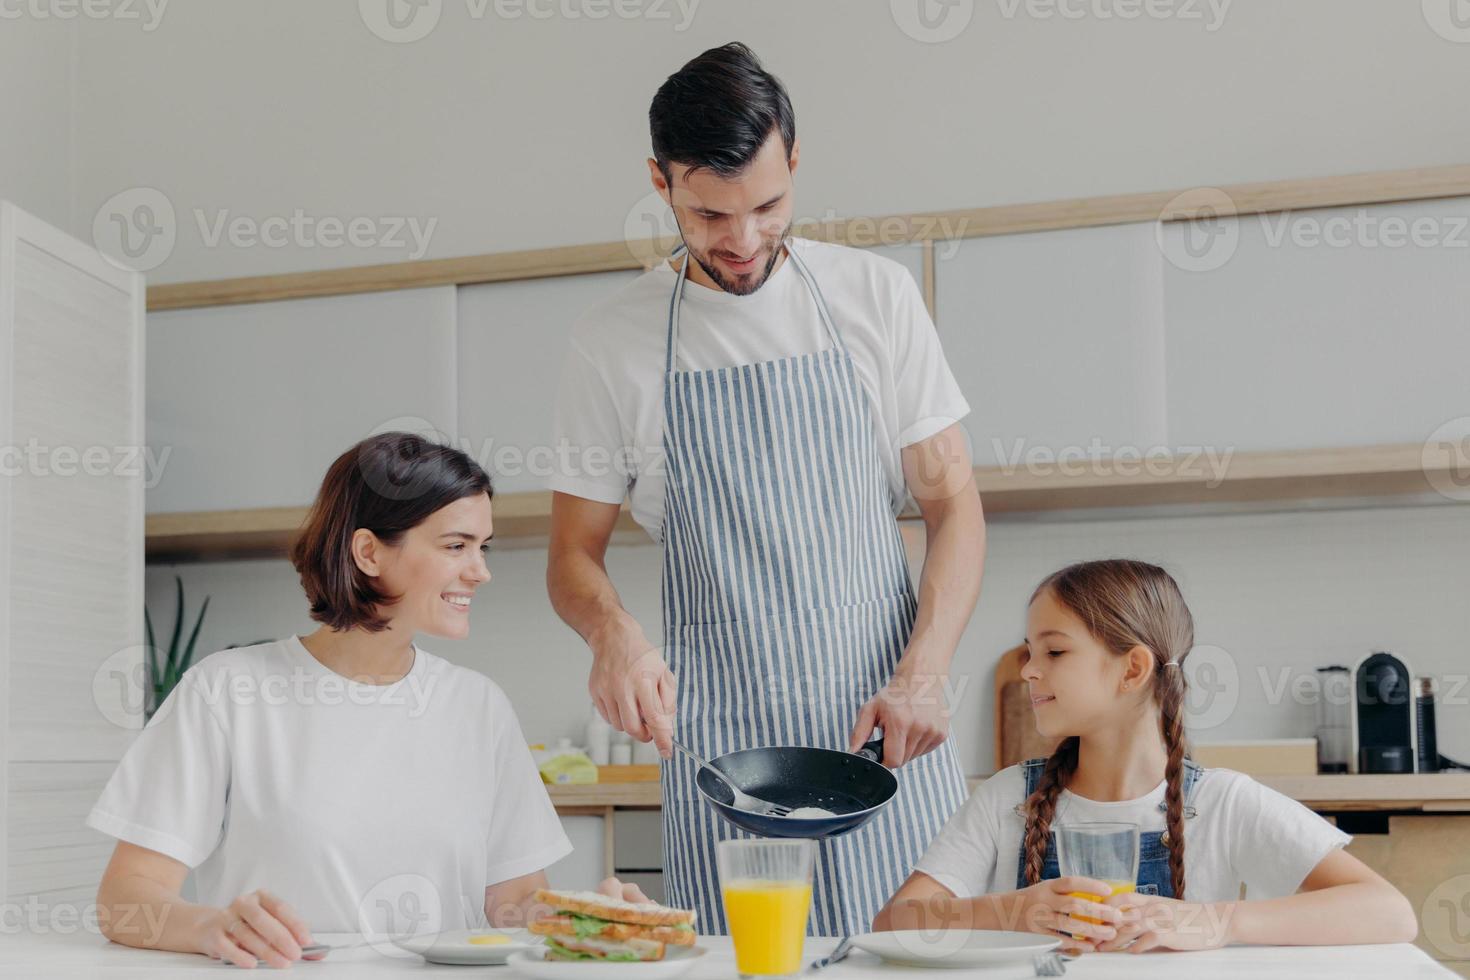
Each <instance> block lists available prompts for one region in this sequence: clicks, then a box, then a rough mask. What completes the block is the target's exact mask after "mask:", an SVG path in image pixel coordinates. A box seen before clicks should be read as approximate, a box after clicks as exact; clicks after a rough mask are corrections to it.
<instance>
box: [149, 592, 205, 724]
mask: <svg viewBox="0 0 1470 980" xmlns="http://www.w3.org/2000/svg"><path fill="white" fill-rule="evenodd" d="M174 588H175V590H176V592H175V594H176V595H177V597H178V601H177V602H176V604H175V609H174V631H173V636H171V637H170V638H169V641H168V652H167V654H162V652H161V651H160V650H159V649H158V644H157V643H156V642H154V639H153V619H152V617H151V616H149V615H148V607H147V606H144V607H143V626H144V628H145V629H146V630H147V631H148V693H149V695H150V697H149V700H148V717H150V718H152V717H153V712H155V711H157V710H158V706H159V705H160V704H163V700H164V698H166V697H168V695H169V692H170V691H172V690H173V689H174V686H175V685H176V684H178V683H179V678H180V677H183V676H184V671H186V670H188V669H189V665H190V664H192V663H193V662H194V644H195V643H196V642H198V640H199V627H201V626H203V625H204V614H205V612H207V611H208V610H209V596H205V597H204V605H202V606H200V607H199V616H198V618H196V619H195V620H194V629H193V630H191V631H190V633H189V642H188V643H187V644H185V645H184V646H183V647H182V648H180V646H179V640H180V639H181V638H182V637H183V635H184V580H183V579H182V578H180V577H179V576H177V575H175V576H174Z"/></svg>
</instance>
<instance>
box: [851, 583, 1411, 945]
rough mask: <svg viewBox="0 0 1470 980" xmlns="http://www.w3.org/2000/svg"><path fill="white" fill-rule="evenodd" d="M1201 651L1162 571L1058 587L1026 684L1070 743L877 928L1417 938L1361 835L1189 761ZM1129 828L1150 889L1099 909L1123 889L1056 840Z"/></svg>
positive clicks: (963, 835) (1049, 590)
mask: <svg viewBox="0 0 1470 980" xmlns="http://www.w3.org/2000/svg"><path fill="white" fill-rule="evenodd" d="M1193 645H1194V623H1193V619H1192V617H1191V616H1190V613H1189V609H1188V607H1186V606H1185V604H1184V599H1183V598H1182V597H1181V596H1180V594H1179V587H1178V586H1177V585H1176V584H1175V582H1174V580H1173V579H1172V578H1171V577H1170V576H1169V575H1168V574H1167V573H1166V572H1165V571H1164V570H1163V569H1161V568H1158V567H1156V566H1154V565H1148V564H1144V563H1143V562H1138V561H1125V560H1113V561H1094V562H1084V563H1082V564H1078V565H1072V566H1070V567H1068V568H1064V569H1062V570H1061V571H1059V572H1057V573H1056V574H1054V575H1052V576H1051V577H1049V578H1047V579H1046V580H1045V581H1044V582H1042V583H1041V585H1040V586H1038V587H1037V589H1036V592H1035V593H1034V594H1033V595H1032V598H1031V603H1030V608H1029V611H1028V615H1027V625H1026V647H1027V651H1028V656H1027V662H1026V665H1025V669H1024V670H1023V672H1022V676H1023V677H1024V678H1025V679H1026V681H1027V683H1028V685H1029V686H1030V691H1031V703H1032V705H1033V706H1034V708H1035V713H1036V724H1037V728H1038V729H1039V730H1040V731H1041V733H1042V734H1043V735H1047V736H1051V737H1060V738H1061V739H1062V741H1061V744H1060V745H1058V747H1057V749H1056V751H1055V752H1053V753H1052V755H1051V757H1050V758H1048V759H1045V760H1041V759H1037V760H1032V761H1031V762H1028V763H1026V764H1024V765H1021V766H1012V767H1011V768H1009V769H1006V770H1004V771H1002V772H999V773H997V774H996V775H995V776H993V777H992V778H990V779H988V780H986V782H985V783H984V784H983V785H981V786H980V788H979V789H977V790H976V791H975V793H974V795H973V796H971V797H970V799H969V800H968V802H966V804H965V806H964V807H963V808H962V809H961V810H960V811H959V812H957V813H956V814H955V815H954V817H953V818H952V819H951V820H950V821H949V822H948V823H947V824H946V825H945V827H944V830H943V831H941V833H940V834H939V836H938V837H936V838H935V839H934V841H933V842H932V844H931V845H930V847H929V849H928V851H927V852H926V853H925V855H924V857H923V858H922V859H921V860H920V862H919V864H918V866H917V870H916V871H915V872H914V873H913V874H912V875H911V876H910V877H909V879H908V881H907V882H905V883H904V885H903V887H902V888H900V889H899V891H898V892H897V894H895V895H894V896H893V898H891V899H890V900H889V902H888V904H887V905H886V906H885V907H884V909H883V911H882V912H880V913H879V915H878V917H877V919H876V920H875V922H874V925H873V928H874V929H875V930H880V931H883V930H896V929H916V928H931V929H932V928H943V927H958V928H970V929H1022V930H1028V931H1032V932H1040V933H1046V934H1051V935H1060V936H1061V937H1062V938H1063V940H1064V945H1065V946H1067V948H1069V949H1073V950H1076V951H1085V950H1109V951H1111V950H1120V949H1124V948H1126V949H1128V950H1129V951H1130V952H1135V953H1141V952H1144V951H1145V950H1150V949H1157V948H1167V949H1210V948H1214V947H1217V946H1223V945H1225V944H1226V943H1228V942H1238V943H1249V944H1257V945H1270V944H1277V945H1305V944H1340V943H1393V942H1409V941H1411V940H1413V938H1414V937H1415V935H1416V934H1417V932H1418V924H1417V922H1416V921H1415V918H1414V912H1413V908H1412V907H1411V906H1410V904H1409V902H1408V900H1407V899H1405V898H1404V896H1403V895H1402V894H1400V893H1399V892H1398V891H1397V890H1396V889H1395V888H1394V887H1393V886H1392V885H1390V884H1389V883H1388V882H1386V881H1384V880H1383V878H1381V877H1379V876H1378V875H1377V874H1375V873H1374V872H1373V871H1371V870H1370V869H1369V868H1367V867H1366V866H1365V865H1364V864H1363V863H1362V862H1361V861H1359V860H1358V859H1357V858H1354V857H1352V856H1351V855H1349V854H1347V853H1346V852H1345V851H1343V850H1342V847H1343V845H1344V844H1346V843H1347V842H1348V841H1349V840H1350V838H1349V837H1348V835H1346V834H1344V833H1342V832H1341V831H1339V830H1337V829H1336V828H1335V827H1333V826H1331V825H1330V824H1328V823H1327V821H1325V820H1323V819H1322V818H1321V817H1319V816H1317V815H1316V814H1314V813H1312V812H1311V811H1310V810H1308V809H1307V808H1306V807H1304V806H1302V805H1301V804H1299V803H1297V802H1296V801H1294V800H1291V799H1289V798H1287V797H1285V796H1283V795H1281V794H1280V793H1276V792H1274V791H1273V790H1270V789H1268V788H1266V787H1265V786H1262V785H1261V784H1259V783H1257V782H1255V781H1254V780H1252V779H1250V778H1249V777H1248V776H1245V775H1242V774H1241V773H1237V772H1232V771H1230V770H1227V769H1209V770H1205V769H1201V768H1200V767H1198V766H1196V765H1195V764H1194V763H1193V762H1192V761H1191V760H1190V759H1189V757H1188V743H1187V740H1186V736H1185V731H1184V694H1185V683H1184V671H1183V669H1182V668H1181V661H1182V659H1183V658H1184V656H1185V655H1186V654H1187V653H1188V651H1189V650H1190V648H1191V647H1192V646H1193ZM1119 821H1121V822H1125V823H1135V824H1137V825H1139V827H1140V829H1141V830H1142V836H1141V847H1140V862H1139V872H1138V893H1137V894H1120V895H1113V896H1111V897H1107V898H1104V899H1102V900H1101V901H1092V900H1090V899H1089V897H1086V896H1108V895H1109V887H1108V886H1107V885H1106V884H1104V883H1103V882H1100V881H1095V880H1092V879H1087V878H1061V877H1059V876H1058V874H1059V873H1058V869H1057V856H1056V849H1055V845H1054V838H1053V836H1052V833H1051V832H1052V830H1053V829H1055V828H1056V827H1059V826H1064V825H1072V824H1077V823H1084V822H1119ZM1186 855H1187V860H1186ZM1242 886H1244V888H1245V889H1246V898H1245V899H1244V900H1243V899H1242ZM1079 895H1081V896H1084V897H1079ZM1089 920H1090V921H1089Z"/></svg>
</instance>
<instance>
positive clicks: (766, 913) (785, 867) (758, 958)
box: [715, 840, 817, 977]
mask: <svg viewBox="0 0 1470 980" xmlns="http://www.w3.org/2000/svg"><path fill="white" fill-rule="evenodd" d="M816 855H817V845H816V842H815V841H810V840H726V841H720V843H719V844H718V845H716V848H715V861H716V863H717V864H718V866H719V871H720V892H721V894H722V895H723V896H724V900H725V920H726V921H727V922H729V924H730V939H731V940H732V942H733V943H734V945H735V968H736V970H738V971H739V973H740V975H741V976H742V977H793V976H796V975H797V974H798V973H800V972H801V951H802V945H803V943H804V941H805V939H806V921H807V916H808V914H809V913H810V911H811V904H812V867H813V865H814V864H815V863H816Z"/></svg>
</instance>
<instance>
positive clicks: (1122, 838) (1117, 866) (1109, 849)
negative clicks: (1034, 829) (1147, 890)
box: [1056, 823, 1139, 925]
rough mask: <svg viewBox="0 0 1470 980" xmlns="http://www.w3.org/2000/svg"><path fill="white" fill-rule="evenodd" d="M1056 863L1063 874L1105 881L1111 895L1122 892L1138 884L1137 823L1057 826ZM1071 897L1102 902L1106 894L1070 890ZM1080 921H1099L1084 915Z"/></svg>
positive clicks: (1130, 889)
mask: <svg viewBox="0 0 1470 980" xmlns="http://www.w3.org/2000/svg"><path fill="white" fill-rule="evenodd" d="M1056 835H1057V866H1058V868H1059V869H1060V871H1061V872H1062V876H1063V877H1064V878H1066V877H1072V876H1074V875H1075V876H1077V877H1079V878H1096V879H1097V880H1099V881H1104V882H1107V884H1108V885H1109V887H1111V888H1112V892H1111V894H1113V895H1122V894H1124V893H1127V892H1132V891H1134V890H1135V889H1136V888H1137V887H1138V837H1139V829H1138V824H1136V823H1074V824H1068V825H1067V826H1065V827H1058V828H1057V831H1056ZM1069 894H1071V895H1072V896H1073V897H1074V898H1085V899H1087V900H1088V901H1090V902H1101V901H1102V900H1103V899H1105V898H1107V897H1108V896H1107V895H1091V894H1088V893H1086V892H1070V893H1069ZM1077 918H1079V919H1081V920H1082V921H1083V922H1090V923H1092V924H1093V925H1099V924H1100V923H1099V922H1098V920H1096V919H1092V918H1088V917H1087V916H1081V915H1079V916H1077Z"/></svg>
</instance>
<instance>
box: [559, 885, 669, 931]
mask: <svg viewBox="0 0 1470 980" xmlns="http://www.w3.org/2000/svg"><path fill="white" fill-rule="evenodd" d="M535 901H536V902H537V903H539V904H543V905H549V906H551V908H552V910H553V911H555V912H563V913H576V914H577V915H590V916H592V917H594V918H598V919H607V920H609V921H612V922H622V923H624V924H626V925H631V926H679V925H684V926H693V925H694V918H695V913H694V912H692V911H690V910H688V909H672V908H669V907H668V906H667V905H659V904H658V903H656V902H624V901H622V900H620V899H616V898H609V897H608V896H606V895H603V894H602V893H601V892H561V891H555V890H552V889H548V888H541V889H538V890H537V891H536V897H535Z"/></svg>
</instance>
